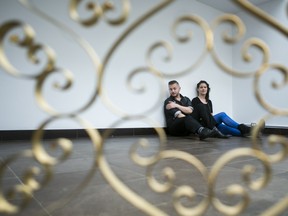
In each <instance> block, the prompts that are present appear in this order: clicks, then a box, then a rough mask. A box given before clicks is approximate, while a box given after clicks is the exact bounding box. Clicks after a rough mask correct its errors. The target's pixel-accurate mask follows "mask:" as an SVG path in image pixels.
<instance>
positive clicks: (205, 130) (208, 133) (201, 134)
mask: <svg viewBox="0 0 288 216" xmlns="http://www.w3.org/2000/svg"><path fill="white" fill-rule="evenodd" d="M211 135H212V131H211V130H210V129H208V128H203V129H202V130H201V132H199V138H200V140H204V139H206V138H208V137H211Z"/></svg>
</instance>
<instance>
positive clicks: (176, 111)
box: [164, 80, 219, 140]
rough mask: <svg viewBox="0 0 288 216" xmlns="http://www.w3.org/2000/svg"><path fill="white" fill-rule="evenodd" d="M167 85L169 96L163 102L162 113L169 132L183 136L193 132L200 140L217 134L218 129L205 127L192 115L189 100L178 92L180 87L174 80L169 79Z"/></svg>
mask: <svg viewBox="0 0 288 216" xmlns="http://www.w3.org/2000/svg"><path fill="white" fill-rule="evenodd" d="M168 87H169V92H170V97H168V98H167V99H166V100H165V102H164V114H165V120H166V125H167V130H168V133H169V134H171V135H174V136H185V135H189V134H191V133H195V134H198V135H199V138H200V140H203V139H206V138H208V137H215V136H218V135H219V134H218V132H219V131H218V130H215V129H213V130H210V129H208V128H205V127H203V126H202V125H201V124H200V123H199V122H198V121H196V120H195V119H194V118H193V117H192V115H191V113H192V112H193V107H192V104H191V101H190V99H189V98H188V97H186V96H183V95H181V94H180V89H181V87H180V86H179V83H178V82H177V81H176V80H172V81H170V82H169V83H168Z"/></svg>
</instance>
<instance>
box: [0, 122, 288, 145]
mask: <svg viewBox="0 0 288 216" xmlns="http://www.w3.org/2000/svg"><path fill="white" fill-rule="evenodd" d="M98 131H99V133H100V134H103V133H104V132H105V131H107V129H98ZM34 132H35V131H34V130H13V131H12V130H10V131H0V142H3V141H9V140H31V138H32V135H33V133H34ZM156 133H157V132H156V130H155V128H115V129H111V131H110V132H109V137H117V136H139V135H155V134H156ZM263 134H278V135H288V128H287V127H275V126H273V127H267V126H266V127H265V129H264V130H263ZM60 137H65V138H69V139H79V138H87V137H88V135H87V133H86V131H85V130H84V129H68V130H65V129H61V130H45V131H44V134H43V139H55V138H60Z"/></svg>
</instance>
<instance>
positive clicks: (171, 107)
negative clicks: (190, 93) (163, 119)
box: [166, 101, 178, 110]
mask: <svg viewBox="0 0 288 216" xmlns="http://www.w3.org/2000/svg"><path fill="white" fill-rule="evenodd" d="M177 105H178V104H177V103H175V102H174V101H169V102H168V104H167V105H166V109H167V110H170V109H173V108H177Z"/></svg>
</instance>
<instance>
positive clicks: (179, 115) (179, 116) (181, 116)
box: [177, 113, 186, 118]
mask: <svg viewBox="0 0 288 216" xmlns="http://www.w3.org/2000/svg"><path fill="white" fill-rule="evenodd" d="M185 116H186V115H184V114H183V113H179V114H178V115H177V118H183V117H185Z"/></svg>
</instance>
